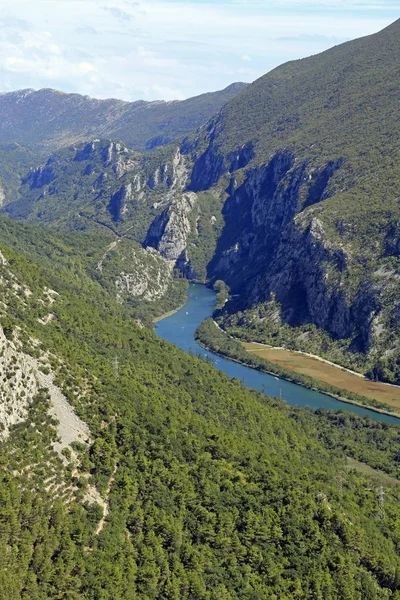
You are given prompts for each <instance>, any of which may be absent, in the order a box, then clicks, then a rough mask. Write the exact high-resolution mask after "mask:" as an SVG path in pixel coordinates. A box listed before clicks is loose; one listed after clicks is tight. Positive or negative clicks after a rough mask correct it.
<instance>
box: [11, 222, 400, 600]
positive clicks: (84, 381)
mask: <svg viewBox="0 0 400 600" xmlns="http://www.w3.org/2000/svg"><path fill="white" fill-rule="evenodd" d="M7 223H8V222H7V221H6V220H5V219H4V223H3V228H2V232H3V233H2V234H0V249H1V252H2V254H3V256H4V257H5V260H6V261H7V262H6V264H3V265H0V270H1V273H0V275H1V277H2V278H3V285H2V302H3V304H2V307H3V309H4V306H6V311H5V312H4V311H3V316H2V317H1V319H2V325H3V327H4V331H5V333H6V335H7V338H8V341H9V343H12V344H18V343H21V344H22V347H23V350H24V352H25V353H27V354H30V355H36V356H39V358H40V357H41V356H43V354H44V353H45V352H46V351H48V352H50V354H49V356H50V363H51V368H52V369H53V370H54V372H55V373H56V381H57V384H58V385H59V386H60V387H61V389H62V390H63V392H64V394H65V396H66V397H67V398H68V400H69V402H70V403H71V404H72V405H73V406H74V408H75V411H76V413H77V414H78V415H79V417H80V418H81V419H83V420H84V421H85V422H86V423H87V424H88V426H89V428H90V431H91V441H90V443H82V444H77V445H75V446H74V447H73V448H72V449H71V450H73V451H74V452H75V453H76V456H77V458H76V459H75V460H73V459H71V454H70V453H68V452H65V453H64V454H65V456H66V458H67V461H66V463H65V462H63V461H61V460H60V458H59V456H58V455H56V454H55V452H54V450H53V449H52V445H51V443H52V441H54V437H55V436H56V432H55V429H54V426H55V424H54V422H53V421H52V420H51V418H50V417H49V415H48V410H47V409H48V403H49V397H48V391H47V390H46V389H45V388H42V389H40V390H39V391H38V393H37V394H36V395H35V397H33V398H32V399H31V401H30V405H29V413H28V416H27V420H26V421H25V422H23V423H19V424H17V425H15V426H13V427H12V431H11V435H10V436H9V438H8V439H6V440H5V441H4V442H3V443H2V444H1V453H0V456H1V458H0V465H1V471H0V473H1V483H0V498H1V511H0V597H1V598H4V600H6V599H7V600H19V599H24V600H28V599H29V600H36V599H37V600H42V599H43V600H45V599H46V600H47V599H61V598H63V599H70V600H72V599H74V600H78V599H82V600H83V599H85V600H86V599H93V600H99V599H101V600H118V599H121V600H125V599H129V598H141V599H142V598H143V599H152V598H154V599H160V598H161V599H180V598H196V599H209V600H211V599H212V600H214V599H231V598H232V599H239V598H240V599H247V598H248V599H252V600H253V599H270V598H276V599H278V598H279V599H287V600H289V599H292V598H310V599H321V600H322V599H324V600H325V599H332V600H334V599H336V598H345V599H349V600H353V599H357V600H364V599H366V598H370V599H382V598H399V597H400V558H399V544H400V510H399V495H400V493H399V488H398V485H397V480H396V478H397V476H398V472H397V468H396V467H395V466H394V465H396V464H397V462H396V461H397V460H398V459H397V457H398V448H399V447H400V435H399V429H398V427H395V426H387V425H384V424H382V423H379V424H378V423H371V422H370V421H369V420H363V419H360V418H357V417H355V416H354V417H353V416H349V415H348V414H346V415H344V414H343V415H341V414H337V415H329V414H325V413H324V412H321V414H320V415H317V414H314V413H312V412H311V411H308V410H306V409H300V408H294V407H289V406H287V405H286V404H284V403H283V402H280V401H279V400H276V399H269V398H266V397H265V396H264V395H262V394H261V393H258V392H253V391H250V390H248V389H246V388H244V387H243V386H242V385H241V383H240V382H239V381H236V380H230V379H229V378H228V377H227V376H226V375H224V374H222V373H219V372H217V371H216V370H215V369H214V367H213V366H212V365H209V364H207V363H206V362H204V361H203V360H201V359H200V358H197V357H193V356H189V355H186V354H184V353H183V352H182V351H180V350H178V349H176V348H175V347H173V346H171V345H170V344H168V343H167V342H165V341H163V340H161V339H159V338H157V337H156V336H155V335H154V333H153V332H152V331H151V330H150V329H147V328H141V327H140V326H138V325H136V324H135V322H134V319H133V316H136V314H135V313H132V311H133V307H132V306H131V305H130V304H129V303H124V304H121V303H117V302H116V301H115V298H114V297H113V295H112V293H111V291H110V289H108V288H107V286H104V285H103V284H102V282H101V281H97V280H95V278H93V277H92V276H91V271H90V269H89V268H88V266H87V263H85V261H86V260H87V257H86V259H84V258H83V257H84V256H85V253H84V252H83V248H85V244H86V242H87V239H88V238H87V237H85V235H83V236H82V241H81V245H80V246H79V245H76V246H75V250H74V251H72V250H71V248H70V250H69V254H68V256H67V255H66V254H65V253H60V254H59V255H58V254H57V253H55V252H54V247H59V245H60V243H61V240H60V236H59V235H57V237H54V238H53V237H52V236H55V234H51V233H49V232H48V233H46V235H44V234H42V235H38V230H35V229H32V232H31V236H30V237H29V231H30V228H28V227H26V226H22V225H20V224H14V223H9V224H8V225H7ZM7 228H11V229H12V231H13V235H12V236H10V231H9V233H8V234H7V233H4V232H6V230H7ZM1 238H2V239H1ZM11 239H12V242H11ZM51 241H52V243H53V247H52V246H51V243H50V242H51ZM19 245H21V248H24V249H23V250H22V249H19V247H18V246H19ZM27 248H29V251H28V250H27ZM49 256H51V257H52V261H51V264H50V262H49V261H48V260H47V258H48V257H49ZM85 264H86V267H85ZM79 266H80V268H78V267H79ZM10 272H11V273H12V276H13V277H11V276H10ZM7 278H8V282H9V284H8V285H7ZM12 283H13V284H15V285H14V286H13V285H11V284H12ZM15 286H17V288H18V286H22V287H24V286H26V287H28V288H29V290H30V291H31V294H30V295H28V296H27V295H26V294H25V295H23V296H22V295H21V293H19V292H18V289H19V288H18V289H17V288H16V287H15ZM48 288H51V289H52V290H54V291H56V292H57V293H58V294H59V296H57V300H56V301H55V302H54V303H53V304H52V307H51V310H52V312H53V314H54V318H53V319H52V320H51V321H50V322H48V323H47V324H46V325H43V324H41V323H40V322H39V321H38V318H41V317H42V316H43V311H44V310H47V309H46V308H45V307H44V305H43V304H42V302H41V299H42V298H43V290H45V289H48ZM33 340H36V341H35V343H33ZM115 357H117V359H118V371H117V372H116V370H115ZM10 378H11V381H12V373H10ZM366 442H367V443H366ZM348 457H353V458H354V459H357V460H358V461H360V464H361V462H362V463H364V464H366V465H370V466H371V467H372V468H374V469H376V470H377V471H376V472H377V473H379V472H386V473H388V474H389V475H390V476H391V477H392V479H393V481H394V483H393V484H391V485H385V487H384V489H383V490H381V487H380V485H379V481H375V480H374V479H373V478H372V479H371V478H370V477H368V476H367V475H365V474H363V473H361V472H360V470H359V469H358V470H357V469H356V470H355V469H349V468H348V463H347V461H348ZM378 470H379V471H378ZM50 480H51V481H50ZM88 485H94V486H96V488H97V489H98V490H99V492H100V494H101V495H102V497H103V498H108V504H109V513H108V515H107V516H106V519H105V521H104V527H103V528H102V529H101V531H100V532H98V533H97V527H98V523H99V520H100V519H101V515H102V508H101V506H100V505H98V504H93V503H92V504H89V503H88V502H87V501H85V492H86V489H87V486H88ZM382 499H384V500H382Z"/></svg>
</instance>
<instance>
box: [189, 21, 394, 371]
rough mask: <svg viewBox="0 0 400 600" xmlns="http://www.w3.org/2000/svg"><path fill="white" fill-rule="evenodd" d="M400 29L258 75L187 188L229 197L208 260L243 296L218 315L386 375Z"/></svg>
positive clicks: (206, 137)
mask: <svg viewBox="0 0 400 600" xmlns="http://www.w3.org/2000/svg"><path fill="white" fill-rule="evenodd" d="M399 33H400V21H396V22H395V23H393V24H392V25H391V26H390V27H388V28H387V29H385V30H383V31H382V32H380V33H378V34H375V35H372V36H369V37H366V38H362V39H360V40H355V41H352V42H348V43H346V44H343V45H341V46H337V47H335V48H332V49H331V50H328V51H326V52H324V53H322V54H319V55H316V56H312V57H311V58H307V59H303V60H300V61H294V62H290V63H287V64H285V65H282V66H281V67H279V68H277V69H275V70H274V71H272V72H271V73H268V74H267V75H265V76H264V77H262V78H261V79H259V80H258V81H256V82H255V83H254V84H252V85H251V86H250V87H249V88H247V90H245V91H244V92H243V93H242V94H241V95H240V97H238V98H236V99H233V100H232V101H231V102H230V103H229V104H228V105H227V106H226V107H224V108H223V109H222V110H221V112H220V114H219V115H218V116H217V117H216V118H215V119H213V120H212V121H211V122H210V123H209V124H208V125H207V127H204V128H203V129H202V131H203V134H202V135H200V136H199V137H198V138H197V140H196V141H195V143H194V145H193V146H192V148H191V149H190V152H191V153H192V155H193V157H194V160H195V164H194V168H193V172H192V176H191V184H190V188H189V189H192V190H193V191H195V192H199V191H201V190H206V189H214V190H219V193H220V195H221V196H222V197H223V198H224V199H225V198H226V201H225V204H224V208H223V216H224V221H225V227H224V230H223V232H222V235H221V236H220V238H219V240H218V245H217V248H216V251H215V255H214V258H213V260H212V261H211V263H210V264H209V265H208V275H209V277H210V278H212V279H222V280H224V281H225V282H226V283H227V284H228V285H229V286H230V287H231V291H232V295H233V296H234V297H235V298H234V300H233V301H232V302H230V303H228V304H227V306H226V307H225V311H224V316H223V318H222V320H221V324H222V323H223V324H224V326H225V327H227V328H228V330H229V331H230V332H231V333H233V334H234V335H236V336H241V337H244V338H246V339H253V340H257V341H260V342H264V343H272V344H274V345H282V344H283V345H287V346H290V347H294V348H297V349H300V350H308V351H312V352H314V353H317V354H318V353H319V354H323V355H324V356H328V357H329V358H330V359H331V360H334V361H335V362H339V363H342V364H346V365H350V366H353V367H354V368H356V369H360V370H363V371H364V372H365V371H368V370H370V371H371V372H372V373H373V374H374V376H380V377H384V378H386V379H389V380H391V381H399V369H398V366H397V358H396V357H398V356H399V347H398V340H399V333H400V327H399V325H400V322H399V318H398V311H397V308H396V307H397V304H398V301H399V298H400V288H399V275H400V272H399V228H398V223H399V217H400V206H399V202H398V199H399V187H400V180H399V177H398V173H397V167H396V164H397V162H398V152H399V146H398V137H399V133H400V131H399V120H398V118H397V117H398V106H397V95H396V93H395V89H396V88H397V87H398V85H399V71H398V68H397V65H398V60H399V57H400V36H399ZM393 309H394V310H393ZM232 313H234V314H233V316H232V317H231V316H230V314H232Z"/></svg>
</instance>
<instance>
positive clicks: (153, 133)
mask: <svg viewBox="0 0 400 600" xmlns="http://www.w3.org/2000/svg"><path fill="white" fill-rule="evenodd" d="M246 87H247V84H246V83H233V84H232V85H230V86H228V87H227V88H226V89H224V90H222V91H218V92H211V93H208V94H202V95H200V96H196V97H195V98H189V99H188V100H183V101H178V100H176V101H172V102H164V101H156V102H144V101H137V102H123V101H122V100H115V99H109V100H96V99H95V98H89V96H81V95H79V94H65V93H63V92H59V91H57V90H52V89H42V90H38V91H35V90H31V89H27V90H20V91H16V92H10V93H7V94H1V95H0V142H1V143H8V142H17V143H18V144H21V145H22V146H25V147H26V148H30V149H34V150H39V151H40V152H43V153H47V154H50V153H51V152H52V151H54V150H58V149H60V148H63V147H65V146H69V145H71V144H76V143H78V142H82V141H85V140H92V139H94V138H112V139H117V140H121V141H123V142H124V143H125V144H127V145H128V146H129V147H131V148H133V149H135V150H140V151H144V150H151V149H152V148H155V147H157V146H161V145H165V144H167V143H168V142H171V141H172V140H174V139H176V138H178V137H180V136H183V135H186V134H187V133H189V132H191V131H192V130H193V129H196V128H197V127H199V126H200V125H203V123H205V122H206V121H207V120H208V119H209V118H210V117H212V116H213V115H214V114H215V113H217V112H218V111H219V110H220V109H221V108H222V106H223V105H224V104H226V103H227V102H228V101H229V100H231V99H232V98H234V97H235V96H236V95H237V94H238V93H239V92H241V91H242V90H244V89H245V88H246Z"/></svg>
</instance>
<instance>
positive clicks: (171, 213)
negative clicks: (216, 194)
mask: <svg viewBox="0 0 400 600" xmlns="http://www.w3.org/2000/svg"><path fill="white" fill-rule="evenodd" d="M195 204H196V194H194V193H193V192H187V193H186V194H183V195H182V196H181V197H179V198H178V199H176V200H175V201H174V202H172V203H171V204H170V205H169V206H168V208H167V209H166V210H164V211H163V212H162V213H161V214H160V215H159V216H158V217H157V218H156V219H155V220H154V221H153V223H152V224H151V226H150V229H149V231H148V233H147V236H146V240H145V246H151V247H153V248H155V249H156V250H158V251H159V253H160V254H161V256H163V257H164V258H166V259H167V260H171V261H176V260H178V258H179V257H181V256H182V254H183V253H184V252H185V250H186V247H187V241H188V237H189V235H190V233H191V231H192V226H191V223H190V215H191V213H192V211H193V209H194V207H195Z"/></svg>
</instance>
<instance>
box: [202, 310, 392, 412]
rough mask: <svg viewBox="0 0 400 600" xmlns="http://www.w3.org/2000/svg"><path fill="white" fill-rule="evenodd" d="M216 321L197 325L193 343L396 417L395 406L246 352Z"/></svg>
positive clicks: (344, 400) (333, 396)
mask: <svg viewBox="0 0 400 600" xmlns="http://www.w3.org/2000/svg"><path fill="white" fill-rule="evenodd" d="M216 325H217V324H215V323H214V321H213V320H212V319H208V320H207V321H206V322H203V323H202V324H201V325H200V326H199V327H198V329H197V331H196V336H195V337H196V341H197V343H198V344H199V345H200V346H201V347H202V348H204V349H206V350H209V351H210V352H213V353H215V354H217V355H218V356H221V357H226V358H229V360H232V361H234V362H237V363H239V364H241V365H243V366H246V367H251V368H253V369H255V370H258V371H261V372H264V373H267V374H269V375H273V376H275V377H278V378H279V379H283V380H285V381H288V382H290V383H295V384H296V385H300V386H302V387H304V388H307V389H310V390H314V391H317V392H320V393H323V394H325V395H327V396H330V397H331V398H334V399H335V400H339V401H340V402H344V403H346V404H351V405H353V406H358V407H360V408H365V409H368V410H372V411H373V412H375V413H379V414H384V415H388V416H391V417H395V418H399V412H396V411H395V410H393V409H394V408H395V407H391V406H389V405H387V404H384V403H382V402H379V401H377V400H375V399H371V398H368V397H365V396H362V395H360V394H357V393H355V392H351V391H350V390H346V389H343V388H339V387H337V385H336V386H334V385H332V384H329V383H326V382H323V381H320V380H318V379H315V378H314V377H311V376H309V375H304V374H301V373H297V372H296V371H294V370H293V369H290V370H289V369H288V368H287V367H282V366H279V365H277V364H274V363H273V362H272V361H270V360H266V359H265V358H262V357H259V356H257V355H254V354H253V353H249V352H247V351H246V350H245V349H244V348H243V346H242V343H241V342H240V340H237V339H235V338H232V337H230V336H229V335H228V334H227V333H226V332H224V330H223V329H221V328H220V327H218V326H216ZM331 368H333V367H331ZM339 368H340V367H339ZM360 381H361V380H360ZM343 394H345V395H343Z"/></svg>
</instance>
